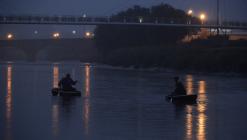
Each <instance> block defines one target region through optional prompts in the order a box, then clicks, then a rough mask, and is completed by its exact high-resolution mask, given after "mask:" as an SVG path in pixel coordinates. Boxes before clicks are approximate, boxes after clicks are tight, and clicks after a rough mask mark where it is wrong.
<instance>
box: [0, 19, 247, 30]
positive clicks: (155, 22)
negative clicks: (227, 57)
mask: <svg viewBox="0 0 247 140" xmlns="http://www.w3.org/2000/svg"><path fill="white" fill-rule="evenodd" d="M0 24H56V25H138V26H167V27H185V28H221V29H241V30H247V23H239V22H223V23H222V24H221V25H217V24H216V23H209V22H205V23H204V24H201V23H198V21H193V20H190V19H167V18H153V19H150V18H149V19H145V18H140V17H139V18H124V19H113V18H109V17H74V16H51V17H46V16H0Z"/></svg>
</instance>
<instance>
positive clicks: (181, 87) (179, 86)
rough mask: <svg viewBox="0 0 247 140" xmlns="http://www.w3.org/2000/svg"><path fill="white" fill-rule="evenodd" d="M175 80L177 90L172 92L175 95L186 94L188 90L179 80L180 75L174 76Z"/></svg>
mask: <svg viewBox="0 0 247 140" xmlns="http://www.w3.org/2000/svg"><path fill="white" fill-rule="evenodd" d="M174 81H175V90H174V92H173V93H172V94H173V95H186V90H185V88H184V85H183V83H182V82H181V81H179V77H174Z"/></svg>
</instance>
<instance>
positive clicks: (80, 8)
mask: <svg viewBox="0 0 247 140" xmlns="http://www.w3.org/2000/svg"><path fill="white" fill-rule="evenodd" d="M220 1H221V15H222V16H221V18H222V20H234V21H247V16H246V13H247V1H246V0H220ZM160 3H168V4H171V5H172V6H174V7H175V8H179V9H183V10H187V9H190V8H191V9H193V10H194V13H195V15H198V14H199V13H200V12H201V11H203V12H205V13H207V15H208V20H215V15H216V0H105V1H100V0H0V14H1V15H13V14H15V15H48V16H49V15H75V16H78V15H82V14H83V13H86V14H87V15H88V16H90V15H91V16H109V15H111V14H114V13H116V12H118V11H121V10H125V9H127V8H129V7H131V6H133V5H141V6H145V7H150V6H152V5H157V4H160ZM8 26H9V25H8ZM11 28H12V26H11ZM24 28H25V27H24ZM53 28H56V30H59V29H60V27H54V26H53ZM66 28H68V27H66ZM87 28H90V27H87ZM5 29H6V28H5V25H1V27H0V31H1V34H2V33H3V32H6V31H5ZM68 30H71V29H68ZM1 34H0V36H1Z"/></svg>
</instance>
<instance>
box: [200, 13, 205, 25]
mask: <svg viewBox="0 0 247 140" xmlns="http://www.w3.org/2000/svg"><path fill="white" fill-rule="evenodd" d="M200 20H201V22H202V24H204V21H205V20H206V15H205V14H204V13H201V14H200Z"/></svg>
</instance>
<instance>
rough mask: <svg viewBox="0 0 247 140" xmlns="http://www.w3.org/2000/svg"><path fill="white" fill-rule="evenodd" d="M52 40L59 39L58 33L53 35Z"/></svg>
mask: <svg viewBox="0 0 247 140" xmlns="http://www.w3.org/2000/svg"><path fill="white" fill-rule="evenodd" d="M52 36H53V38H59V36H60V34H59V33H53V35H52Z"/></svg>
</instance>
